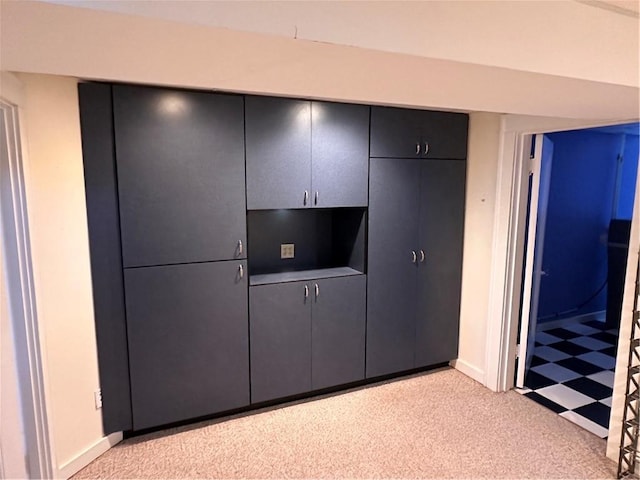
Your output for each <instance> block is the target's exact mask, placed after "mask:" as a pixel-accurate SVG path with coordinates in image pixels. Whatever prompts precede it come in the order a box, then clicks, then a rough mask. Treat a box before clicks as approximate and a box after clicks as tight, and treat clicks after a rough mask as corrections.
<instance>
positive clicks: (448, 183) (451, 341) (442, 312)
mask: <svg viewBox="0 0 640 480" xmlns="http://www.w3.org/2000/svg"><path fill="white" fill-rule="evenodd" d="M465 167H466V165H465V162H461V161H439V160H433V161H425V162H423V165H422V174H421V200H420V248H421V249H423V250H424V252H425V260H424V262H423V263H421V264H420V268H419V269H418V277H419V281H418V285H419V289H420V293H419V296H418V297H419V308H418V316H417V320H416V365H415V366H416V367H422V366H427V365H433V364H435V363H442V362H447V361H449V360H451V359H454V358H456V357H457V353H458V325H459V322H458V318H459V316H460V284H461V282H462V238H463V229H464V198H465V171H466V168H465Z"/></svg>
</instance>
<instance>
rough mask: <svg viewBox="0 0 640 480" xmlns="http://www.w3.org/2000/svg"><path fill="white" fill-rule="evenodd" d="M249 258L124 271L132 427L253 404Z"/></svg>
mask: <svg viewBox="0 0 640 480" xmlns="http://www.w3.org/2000/svg"><path fill="white" fill-rule="evenodd" d="M240 266H242V268H243V271H245V272H246V261H244V260H242V261H226V262H212V263H198V264H190V265H169V266H161V267H144V268H130V269H125V289H126V305H127V324H128V338H129V362H130V370H131V395H132V405H133V428H134V430H140V429H144V428H149V427H154V426H157V425H163V424H167V423H171V422H177V421H181V420H186V419H189V418H195V417H198V416H203V415H210V414H212V413H216V412H223V411H226V410H230V409H234V408H239V407H242V406H246V405H248V404H249V345H248V338H247V331H248V312H247V280H246V276H244V278H242V275H241V274H240V268H239V267H240Z"/></svg>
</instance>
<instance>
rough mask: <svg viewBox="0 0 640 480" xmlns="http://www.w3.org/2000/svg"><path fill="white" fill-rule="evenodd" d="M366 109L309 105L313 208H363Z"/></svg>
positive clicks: (365, 195)
mask: <svg viewBox="0 0 640 480" xmlns="http://www.w3.org/2000/svg"><path fill="white" fill-rule="evenodd" d="M368 139H369V107H367V106H364V105H348V104H344V103H328V102H311V172H312V175H311V192H312V206H314V207H321V208H325V207H360V206H362V207H366V206H367V196H368V188H367V180H368V173H369V141H368Z"/></svg>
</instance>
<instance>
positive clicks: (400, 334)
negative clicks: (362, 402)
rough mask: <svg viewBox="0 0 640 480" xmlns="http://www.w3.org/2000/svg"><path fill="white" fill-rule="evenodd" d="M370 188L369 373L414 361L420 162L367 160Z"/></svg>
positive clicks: (396, 368) (407, 365)
mask: <svg viewBox="0 0 640 480" xmlns="http://www.w3.org/2000/svg"><path fill="white" fill-rule="evenodd" d="M369 191H370V196H369V253H368V268H367V282H368V289H367V291H368V293H367V377H368V378H370V377H376V376H380V375H385V374H389V373H394V372H399V371H402V370H408V369H411V368H413V364H414V344H415V316H416V309H417V301H418V298H417V296H418V292H417V274H418V265H417V263H414V261H413V260H414V257H413V252H417V250H418V245H417V243H418V231H419V230H418V223H419V219H418V218H417V214H418V212H419V205H420V204H419V202H420V161H419V160H396V159H388V158H380V159H371V163H370V184H369ZM416 260H417V259H416Z"/></svg>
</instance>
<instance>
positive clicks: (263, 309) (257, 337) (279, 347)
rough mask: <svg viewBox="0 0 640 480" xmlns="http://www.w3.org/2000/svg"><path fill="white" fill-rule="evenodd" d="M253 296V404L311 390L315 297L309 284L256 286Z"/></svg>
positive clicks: (252, 292)
mask: <svg viewBox="0 0 640 480" xmlns="http://www.w3.org/2000/svg"><path fill="white" fill-rule="evenodd" d="M305 287H306V288H305ZM249 297H250V299H249V301H250V312H251V322H250V323H251V326H250V339H251V402H252V403H259V402H264V401H267V400H273V399H276V398H283V397H287V396H290V395H296V394H298V393H303V392H308V391H310V390H311V298H312V297H311V291H310V290H309V286H308V285H307V282H291V283H278V284H273V285H260V286H254V287H251V289H250V295H249Z"/></svg>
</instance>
